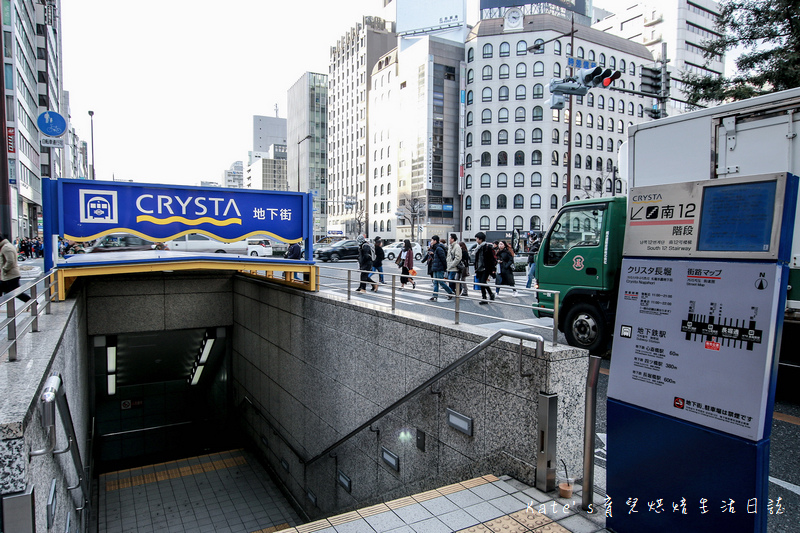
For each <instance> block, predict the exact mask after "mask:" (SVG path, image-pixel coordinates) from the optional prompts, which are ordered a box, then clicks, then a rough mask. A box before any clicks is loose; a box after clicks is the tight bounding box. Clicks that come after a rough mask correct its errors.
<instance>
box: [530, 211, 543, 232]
mask: <svg viewBox="0 0 800 533" xmlns="http://www.w3.org/2000/svg"><path fill="white" fill-rule="evenodd" d="M541 229H542V220H541V219H540V218H539V217H537V216H536V215H533V216H532V217H531V229H530V230H531V231H539V230H541Z"/></svg>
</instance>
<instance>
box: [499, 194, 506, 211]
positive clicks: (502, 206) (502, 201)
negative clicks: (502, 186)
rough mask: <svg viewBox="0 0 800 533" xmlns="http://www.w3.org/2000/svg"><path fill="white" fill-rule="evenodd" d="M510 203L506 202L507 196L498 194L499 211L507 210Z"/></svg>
mask: <svg viewBox="0 0 800 533" xmlns="http://www.w3.org/2000/svg"><path fill="white" fill-rule="evenodd" d="M507 204H508V201H507V200H506V195H505V194H498V195H497V209H505V208H506V207H508V205H507Z"/></svg>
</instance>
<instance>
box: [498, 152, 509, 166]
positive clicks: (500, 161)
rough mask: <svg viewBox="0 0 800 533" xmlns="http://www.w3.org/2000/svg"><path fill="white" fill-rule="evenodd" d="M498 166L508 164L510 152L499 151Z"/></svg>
mask: <svg viewBox="0 0 800 533" xmlns="http://www.w3.org/2000/svg"><path fill="white" fill-rule="evenodd" d="M497 166H498V167H506V166H508V154H507V153H505V152H499V153H498V154H497Z"/></svg>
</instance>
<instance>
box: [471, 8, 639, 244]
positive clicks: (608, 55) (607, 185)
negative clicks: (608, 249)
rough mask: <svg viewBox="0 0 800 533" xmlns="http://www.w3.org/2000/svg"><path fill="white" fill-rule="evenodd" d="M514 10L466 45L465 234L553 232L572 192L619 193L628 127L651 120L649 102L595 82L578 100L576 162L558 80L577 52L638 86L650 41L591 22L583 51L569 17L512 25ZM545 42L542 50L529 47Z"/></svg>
mask: <svg viewBox="0 0 800 533" xmlns="http://www.w3.org/2000/svg"><path fill="white" fill-rule="evenodd" d="M511 11H512V9H509V8H506V9H505V11H504V18H493V19H484V20H481V21H480V22H479V23H478V24H477V25H476V26H475V27H474V28H473V30H472V32H471V34H470V35H469V37H468V38H467V42H466V61H467V65H466V68H467V80H466V81H467V84H466V103H467V106H466V110H467V116H466V136H465V149H466V156H465V157H466V160H465V181H464V185H465V190H464V236H465V237H472V236H473V235H474V234H475V233H476V232H477V231H487V230H490V231H511V230H512V229H515V228H516V229H519V230H520V231H521V232H526V231H540V230H545V229H546V228H547V227H548V225H549V223H550V221H551V219H552V217H553V216H554V215H555V214H556V212H557V210H558V208H559V207H561V206H562V205H563V204H564V203H565V201H566V200H567V199H568V198H569V199H570V200H573V199H580V198H586V197H595V196H600V195H610V194H612V178H613V177H614V176H615V170H614V168H615V166H616V165H617V150H618V149H619V146H620V145H621V144H622V142H623V141H624V140H625V138H626V131H627V126H628V125H629V124H634V123H638V122H641V121H643V120H649V119H647V118H645V115H644V105H649V101H647V102H646V100H647V99H645V98H642V97H639V96H633V95H627V94H624V93H620V92H615V91H611V90H609V89H602V88H594V89H592V90H591V91H590V92H589V94H587V95H586V96H583V97H573V101H572V114H573V119H572V124H573V133H574V135H573V138H572V154H571V155H572V160H571V161H570V160H568V139H569V134H568V132H567V130H568V126H567V116H568V109H569V108H568V107H565V109H563V110H561V111H559V110H551V109H550V105H549V98H550V93H549V82H550V79H551V78H563V77H566V76H567V75H568V74H569V69H568V57H570V56H574V58H575V59H580V60H585V61H588V62H591V63H594V64H596V65H599V66H602V67H607V68H611V69H614V70H620V71H622V72H623V75H622V77H621V78H620V79H619V80H617V81H616V82H615V85H616V86H617V87H619V88H626V89H637V90H638V86H639V70H638V67H639V66H641V65H642V64H643V63H646V64H651V63H652V56H651V54H650V51H649V50H647V48H645V46H644V45H642V44H638V43H634V42H632V41H629V40H626V39H623V38H621V37H617V36H615V35H611V34H608V33H604V32H601V31H599V30H595V29H592V28H589V27H586V26H576V28H577V30H578V31H577V32H576V33H575V35H574V47H575V51H574V54H573V53H572V50H571V49H570V38H569V37H563V35H565V34H567V33H569V31H570V21H569V20H567V19H564V18H561V17H556V16H554V15H549V14H537V15H525V16H523V17H518V16H517V17H514V19H513V20H511V21H509V20H507V18H508V17H509V15H510V13H511ZM560 36H562V37H560ZM559 37H560V38H559ZM537 42H543V43H544V45H543V46H542V48H541V49H540V50H538V51H536V52H529V51H528V48H529V47H531V46H533V45H534V44H536V43H537ZM568 165H569V173H570V174H571V176H570V177H571V190H570V191H569V195H568V194H567V191H566V186H567V174H568V169H567V166H568ZM617 190H618V191H619V193H623V192H625V184H623V183H620V182H617Z"/></svg>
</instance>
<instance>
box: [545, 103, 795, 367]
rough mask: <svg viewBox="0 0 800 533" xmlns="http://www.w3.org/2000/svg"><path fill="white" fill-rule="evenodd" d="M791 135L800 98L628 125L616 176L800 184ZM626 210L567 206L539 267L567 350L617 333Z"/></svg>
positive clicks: (603, 343) (592, 204) (791, 358)
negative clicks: (785, 175)
mask: <svg viewBox="0 0 800 533" xmlns="http://www.w3.org/2000/svg"><path fill="white" fill-rule="evenodd" d="M798 133H800V89H791V90H788V91H782V92H778V93H773V94H769V95H765V96H760V97H757V98H751V99H749V100H744V101H741V102H734V103H730V104H724V105H720V106H717V107H713V108H708V109H703V110H700V111H695V112H692V113H686V114H683V115H678V116H674V117H669V118H665V119H661V120H656V121H652V122H647V123H642V124H638V125H631V126H629V131H628V140H627V142H626V143H625V144H623V145H622V147H621V149H620V153H619V167H620V177H621V179H622V180H623V183H626V185H627V188H628V190H630V189H632V188H633V187H643V186H649V185H663V184H670V183H681V182H690V181H701V180H713V179H721V180H722V179H725V178H731V177H742V176H755V175H760V174H767V173H772V172H791V173H792V174H795V175H800V139H798ZM576 192H577V191H576ZM608 194H611V193H608ZM635 200H636V201H637V202H639V201H641V199H635ZM627 204H628V198H626V197H624V196H616V197H615V196H605V197H600V198H589V199H585V200H577V201H573V202H569V203H567V204H565V205H564V206H563V207H562V208H561V210H560V211H559V212H558V214H557V215H556V217H555V218H554V219H553V222H552V224H551V225H550V228H549V229H548V231H547V233H546V234H545V237H544V239H543V240H542V244H541V247H540V249H539V254H538V256H537V259H536V279H537V282H538V286H537V288H538V289H540V290H544V291H548V290H552V291H559V293H560V294H559V297H558V302H559V303H558V305H559V309H558V328H559V330H560V331H562V332H563V333H564V336H565V337H566V339H567V342H568V343H569V344H570V345H572V346H578V347H581V348H586V349H588V350H589V351H590V352H592V353H595V354H599V353H604V352H605V351H606V350H607V349H608V348H609V347H610V345H611V341H612V333H613V332H614V327H613V325H614V318H615V315H616V304H617V293H618V290H619V280H620V266H621V263H622V248H623V242H624V238H625V220H626V210H627ZM798 224H800V214H798V216H797V220H796V222H795V231H794V237H793V246H792V264H791V265H790V267H791V271H790V272H791V273H790V278H789V285H790V287H789V293H788V295H787V308H786V314H785V322H784V339H785V338H786V335H792V336H797V338H798V339H800V229H798ZM554 301H555V293H547V292H544V293H540V294H539V302H538V305H539V307H544V308H545V310H541V311H536V310H535V311H534V314H536V316H539V317H550V316H553V312H552V309H553V306H554ZM791 344H793V343H791V342H790V343H787V342H784V343H783V346H784V347H785V346H787V345H791ZM785 367H791V368H792V369H793V370H794V371H795V372H796V371H798V369H800V355H798V353H795V354H789V353H782V354H781V372H783V370H784V368H785Z"/></svg>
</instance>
